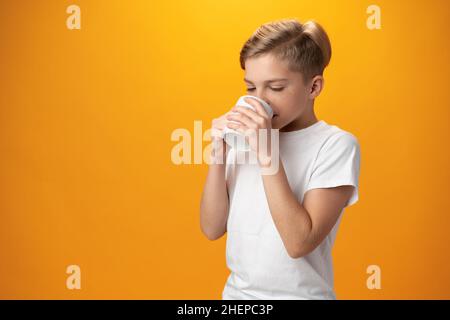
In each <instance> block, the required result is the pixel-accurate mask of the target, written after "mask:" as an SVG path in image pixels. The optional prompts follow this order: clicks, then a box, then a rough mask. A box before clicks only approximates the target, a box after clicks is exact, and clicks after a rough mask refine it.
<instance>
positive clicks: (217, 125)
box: [211, 111, 231, 159]
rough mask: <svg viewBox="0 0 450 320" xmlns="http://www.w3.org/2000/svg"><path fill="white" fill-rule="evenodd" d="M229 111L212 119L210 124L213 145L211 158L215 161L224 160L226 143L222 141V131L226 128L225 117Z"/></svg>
mask: <svg viewBox="0 0 450 320" xmlns="http://www.w3.org/2000/svg"><path fill="white" fill-rule="evenodd" d="M229 113H231V111H229V112H227V113H225V114H224V115H222V116H220V117H218V118H214V119H213V120H212V122H211V141H212V143H213V148H212V153H213V154H212V156H213V157H214V158H216V159H224V158H225V152H226V143H225V141H224V140H223V130H224V129H225V128H226V126H227V122H228V120H227V118H226V117H227V115H228V114H229Z"/></svg>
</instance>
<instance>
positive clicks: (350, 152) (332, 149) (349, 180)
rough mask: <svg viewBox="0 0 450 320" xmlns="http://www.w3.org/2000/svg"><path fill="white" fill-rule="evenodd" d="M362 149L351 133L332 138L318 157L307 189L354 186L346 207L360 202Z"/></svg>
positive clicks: (335, 135)
mask: <svg viewBox="0 0 450 320" xmlns="http://www.w3.org/2000/svg"><path fill="white" fill-rule="evenodd" d="M359 168H360V148H359V143H358V140H357V139H356V137H355V136H354V135H352V134H351V133H349V132H342V133H338V134H334V135H333V136H331V137H330V138H329V139H328V140H327V141H326V142H325V143H324V145H323V146H322V148H321V149H320V151H319V154H318V155H317V158H316V161H315V164H314V167H313V170H312V173H311V176H310V179H309V182H308V185H307V188H306V190H305V193H306V191H308V190H311V189H316V188H333V187H337V186H343V185H352V186H354V188H353V194H352V195H351V197H350V199H349V200H348V202H347V204H346V206H351V205H352V204H354V203H356V202H357V201H358V179H359Z"/></svg>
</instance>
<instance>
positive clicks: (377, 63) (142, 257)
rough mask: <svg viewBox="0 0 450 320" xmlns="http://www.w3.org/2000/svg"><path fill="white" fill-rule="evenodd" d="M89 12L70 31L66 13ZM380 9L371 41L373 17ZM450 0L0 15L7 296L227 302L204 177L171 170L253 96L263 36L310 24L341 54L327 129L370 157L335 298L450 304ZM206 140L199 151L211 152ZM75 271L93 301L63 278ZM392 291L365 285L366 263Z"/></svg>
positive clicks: (220, 244)
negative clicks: (191, 139) (246, 47)
mask: <svg viewBox="0 0 450 320" xmlns="http://www.w3.org/2000/svg"><path fill="white" fill-rule="evenodd" d="M72 3H75V4H77V5H79V6H80V8H81V30H68V29H67V27H66V19H67V17H68V14H67V13H66V8H67V6H68V5H70V4H72ZM370 4H377V5H379V6H380V8H381V23H382V29H381V30H373V31H371V30H368V29H367V27H366V19H367V17H368V15H367V14H366V8H367V7H368V6H369V5H370ZM449 9H450V2H448V1H444V0H442V1H437V0H427V1H406V0H403V1H382V0H376V1H298V0H295V1H272V0H258V1H244V2H242V1H238V0H233V1H232V0H227V1H212V0H211V1H206V0H192V1H158V2H152V1H144V0H140V1H111V0H108V1H106V0H105V1H98V0H95V1H94V0H92V1H82V0H77V1H53V0H47V1H34V0H33V1H32V0H29V1H12V0H10V1H2V2H1V3H0V37H1V38H0V40H1V49H0V57H1V59H0V80H1V94H0V152H1V154H0V155H1V158H0V298H4V299H5V298H6V299H12V298H24V299H28V298H44V299H47V298H67V299H72V298H87V299H90V298H99V299H106V298H125V299H131V298H139V299H140V298H158V299H166V298H173V299H220V297H221V292H222V289H223V286H224V283H225V280H226V277H227V275H228V271H227V268H226V265H225V237H223V238H222V239H220V240H218V241H215V242H210V241H208V240H207V239H206V238H205V237H204V236H203V235H202V234H201V232H200V229H199V219H198V215H199V211H198V207H199V201H200V195H201V192H202V187H203V183H204V178H205V175H206V172H207V165H206V164H202V165H181V166H176V165H174V164H173V163H172V162H171V158H170V155H171V149H172V147H173V146H174V145H175V144H176V142H173V141H171V140H170V135H171V133H172V131H173V130H175V129H176V128H187V129H189V130H190V131H191V132H192V133H193V126H194V120H203V121H204V124H203V129H204V130H206V129H207V128H208V127H209V125H210V121H211V119H212V118H213V117H216V116H218V115H221V114H223V113H225V112H226V111H228V110H229V108H230V107H231V106H232V105H233V104H234V103H235V101H236V99H237V97H239V96H240V95H242V94H245V86H244V82H243V80H242V78H243V75H244V73H243V71H242V70H241V69H240V67H239V51H240V49H241V46H242V45H243V43H244V42H245V40H246V39H247V38H248V37H249V36H250V35H251V33H252V32H253V31H254V30H255V29H256V28H257V27H258V26H259V25H260V24H262V23H265V22H267V21H271V20H277V19H281V18H298V19H299V20H300V21H305V20H307V19H315V20H317V21H318V22H320V23H321V24H322V25H323V26H324V27H325V29H326V30H327V32H328V34H329V36H330V38H331V42H332V47H333V57H332V59H331V64H330V66H329V67H328V68H327V69H326V72H325V79H326V85H325V90H324V92H323V93H322V95H321V96H320V97H319V98H318V99H317V101H316V113H317V115H318V118H320V119H324V120H326V121H327V122H329V123H331V124H336V125H338V126H339V127H341V128H343V129H345V130H347V131H350V132H352V133H353V134H354V135H356V136H357V137H358V139H359V142H360V145H361V156H362V162H361V176H360V201H359V202H358V203H357V204H356V205H354V206H352V207H350V208H348V209H347V210H346V211H345V217H344V219H343V221H342V224H341V226H340V230H339V232H338V237H337V241H336V245H335V248H334V266H335V285H336V293H337V296H338V298H340V299H346V298H362V299H392V298H400V299H408V298H447V299H448V298H450V269H449V266H450V250H449V244H450V232H449V231H448V230H449V227H450V224H449V221H450V212H449V210H448V208H449V202H450V200H449V199H450V197H449V188H448V183H449V181H450V175H449V173H450V171H449V162H450V159H449V148H448V140H449V138H450V132H449V119H450V117H449V107H450V103H449V102H450V96H449V90H448V76H449V74H450V70H449V69H450V67H449V66H450V64H449V60H450V54H449V41H448V38H449V36H450V35H449V29H448V24H449V21H450V10H449ZM206 144H207V142H205V145H206ZM71 264H76V265H79V266H80V267H81V281H82V284H81V285H82V289H81V290H68V289H66V278H67V276H68V275H67V274H66V273H65V271H66V267H67V266H68V265H71ZM371 264H376V265H379V266H380V267H381V271H382V274H381V276H382V289H381V290H369V289H367V287H366V279H367V277H368V275H367V274H366V268H367V266H369V265H371Z"/></svg>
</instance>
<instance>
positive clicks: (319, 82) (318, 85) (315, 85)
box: [309, 75, 325, 99]
mask: <svg viewBox="0 0 450 320" xmlns="http://www.w3.org/2000/svg"><path fill="white" fill-rule="evenodd" d="M324 81H325V80H324V78H323V77H322V76H321V75H317V76H314V77H313V78H312V79H311V82H310V87H309V97H310V98H311V99H315V98H317V97H318V96H319V94H320V92H322V89H323V86H324Z"/></svg>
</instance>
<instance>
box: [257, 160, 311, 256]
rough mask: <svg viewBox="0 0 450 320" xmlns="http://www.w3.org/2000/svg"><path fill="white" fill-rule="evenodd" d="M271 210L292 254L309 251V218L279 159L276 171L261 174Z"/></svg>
mask: <svg viewBox="0 0 450 320" xmlns="http://www.w3.org/2000/svg"><path fill="white" fill-rule="evenodd" d="M262 179H263V184H264V190H265V193H266V198H267V202H268V205H269V209H270V213H271V215H272V218H273V221H274V223H275V226H276V228H277V230H278V232H279V233H280V236H281V238H282V240H283V243H284V246H285V247H286V250H287V251H288V254H289V255H290V256H291V257H300V256H303V255H304V254H306V253H308V252H309V251H310V250H311V249H312V248H311V247H310V246H309V243H310V241H309V237H310V234H311V229H312V222H311V217H310V215H309V213H308V211H307V210H306V209H305V208H304V207H303V206H302V205H301V204H300V202H299V201H298V200H297V197H296V196H295V194H294V193H293V192H292V190H291V187H290V186H289V182H288V180H287V177H286V173H285V171H284V167H283V164H282V161H281V159H279V168H278V171H277V173H275V174H272V175H270V174H268V175H262Z"/></svg>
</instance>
